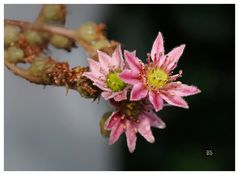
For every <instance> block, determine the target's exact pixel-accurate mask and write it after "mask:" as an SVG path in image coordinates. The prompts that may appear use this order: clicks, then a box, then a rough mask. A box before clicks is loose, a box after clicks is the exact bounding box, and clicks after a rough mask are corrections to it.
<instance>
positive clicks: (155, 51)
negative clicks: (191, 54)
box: [119, 32, 200, 111]
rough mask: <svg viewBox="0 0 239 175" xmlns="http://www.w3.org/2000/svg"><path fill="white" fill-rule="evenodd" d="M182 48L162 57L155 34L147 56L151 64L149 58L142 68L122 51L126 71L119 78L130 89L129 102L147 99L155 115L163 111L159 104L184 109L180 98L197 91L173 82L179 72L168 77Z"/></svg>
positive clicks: (132, 57)
mask: <svg viewBox="0 0 239 175" xmlns="http://www.w3.org/2000/svg"><path fill="white" fill-rule="evenodd" d="M184 47H185V45H180V46H178V47H176V48H174V49H173V50H172V51H170V52H169V53H168V54H166V55H165V54H164V46H163V37H162V34H161V33H160V32H159V33H158V36H157V38H156V40H155V41H154V43H153V47H152V50H151V54H150V55H149V57H150V58H151V60H152V62H150V58H149V59H148V64H144V63H142V61H141V60H140V59H139V58H137V57H136V56H135V54H134V53H132V52H128V51H125V53H124V55H125V60H126V62H127V64H128V67H129V69H125V70H124V71H123V72H122V73H121V74H120V75H119V76H120V78H121V79H122V80H123V81H124V82H125V83H128V84H131V85H132V86H133V87H132V90H131V95H130V100H132V101H138V100H140V99H142V98H145V97H146V96H148V98H149V101H150V102H151V103H152V104H153V106H154V108H155V110H156V111H159V110H161V109H162V108H163V103H164V102H163V100H164V101H166V102H167V103H168V104H170V105H174V106H178V107H183V108H188V104H187V102H186V101H185V100H184V99H183V98H182V97H184V96H189V95H194V94H197V93H199V92H200V90H199V89H198V88H197V87H195V86H189V85H186V84H182V83H181V82H179V81H177V82H176V79H177V78H178V77H181V75H182V71H179V73H178V74H176V75H172V70H173V69H175V67H176V66H177V63H178V60H179V58H180V57H181V55H182V53H183V51H184Z"/></svg>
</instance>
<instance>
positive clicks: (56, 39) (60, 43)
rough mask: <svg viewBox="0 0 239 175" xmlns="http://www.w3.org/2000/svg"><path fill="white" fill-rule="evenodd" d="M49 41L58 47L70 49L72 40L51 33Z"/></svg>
mask: <svg viewBox="0 0 239 175" xmlns="http://www.w3.org/2000/svg"><path fill="white" fill-rule="evenodd" d="M50 43H51V44H52V45H53V46H54V47H56V48H59V49H70V48H71V47H72V41H71V40H70V39H69V38H67V37H65V36H62V35H53V36H52V37H51V40H50Z"/></svg>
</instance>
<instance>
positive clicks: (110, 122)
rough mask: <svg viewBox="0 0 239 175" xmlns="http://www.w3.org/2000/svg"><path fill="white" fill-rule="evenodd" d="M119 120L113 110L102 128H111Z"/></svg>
mask: <svg viewBox="0 0 239 175" xmlns="http://www.w3.org/2000/svg"><path fill="white" fill-rule="evenodd" d="M119 122H120V117H119V115H118V112H113V113H112V114H111V115H110V117H109V118H108V119H107V120H106V122H105V126H104V128H105V129H107V130H110V129H112V128H113V127H114V126H115V125H116V124H118V123H119Z"/></svg>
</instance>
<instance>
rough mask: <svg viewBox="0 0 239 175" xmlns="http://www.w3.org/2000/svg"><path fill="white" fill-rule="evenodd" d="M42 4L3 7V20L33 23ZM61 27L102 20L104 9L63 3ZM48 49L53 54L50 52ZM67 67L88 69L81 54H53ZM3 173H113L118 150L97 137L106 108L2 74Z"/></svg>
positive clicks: (61, 90) (73, 94) (74, 94)
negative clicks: (53, 171)
mask: <svg viewBox="0 0 239 175" xmlns="http://www.w3.org/2000/svg"><path fill="white" fill-rule="evenodd" d="M40 7H41V5H5V6H4V15H5V16H4V18H9V19H18V20H26V21H33V20H34V19H35V18H36V16H37V15H38V12H39V10H40ZM67 9H68V16H67V20H66V21H67V22H66V27H69V28H76V27H78V26H79V25H80V24H82V23H85V22H87V21H94V22H103V19H104V15H106V14H107V9H104V6H97V5H95V6H94V5H93V6H92V5H84V6H81V5H67ZM51 50H54V49H53V48H51ZM53 56H55V57H56V58H62V60H67V61H69V63H70V65H71V66H76V65H79V64H80V65H83V66H85V65H87V62H86V58H87V55H86V53H85V52H84V51H83V50H82V49H81V48H78V49H73V51H72V53H71V54H67V53H66V52H64V51H60V50H54V53H53ZM4 78H5V80H4V96H5V97H4V103H5V107H4V110H5V118H4V134H5V135H4V136H5V137H4V147H5V150H4V167H5V170H7V171H9V170H48V171H49V170H55V171H57V170H68V171H69V170H117V169H120V166H121V165H120V159H121V156H120V154H119V153H117V152H119V151H118V150H119V149H122V147H121V144H120V143H117V144H115V145H113V146H108V142H107V141H108V140H107V139H105V138H103V137H101V135H100V133H99V119H100V117H101V116H102V115H103V114H104V112H107V111H108V110H109V108H110V106H109V105H108V104H107V103H106V102H105V101H104V100H101V101H100V103H99V104H97V103H96V102H95V103H92V101H91V100H86V99H84V98H81V97H80V95H79V94H78V93H77V92H73V91H69V93H68V95H67V96H66V95H65V94H66V90H65V89H64V88H59V87H46V88H45V89H44V88H43V86H39V85H35V84H31V83H29V82H27V81H25V80H23V79H21V78H19V77H17V76H15V75H13V74H12V72H10V71H9V70H7V69H6V68H5V70H4Z"/></svg>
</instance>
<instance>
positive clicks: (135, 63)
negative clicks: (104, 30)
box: [124, 50, 142, 73]
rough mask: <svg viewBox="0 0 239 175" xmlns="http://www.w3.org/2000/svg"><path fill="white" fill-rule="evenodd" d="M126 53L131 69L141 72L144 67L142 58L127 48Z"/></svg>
mask: <svg viewBox="0 0 239 175" xmlns="http://www.w3.org/2000/svg"><path fill="white" fill-rule="evenodd" d="M124 55H125V60H126V62H127V63H128V65H129V67H130V69H131V70H133V71H135V72H138V73H139V72H140V71H141V68H142V63H141V60H140V59H139V58H137V57H136V56H135V55H134V54H133V53H131V52H129V51H127V50H125V52H124Z"/></svg>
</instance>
